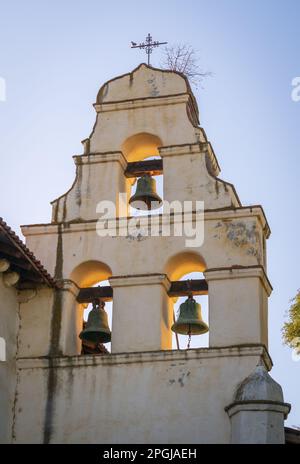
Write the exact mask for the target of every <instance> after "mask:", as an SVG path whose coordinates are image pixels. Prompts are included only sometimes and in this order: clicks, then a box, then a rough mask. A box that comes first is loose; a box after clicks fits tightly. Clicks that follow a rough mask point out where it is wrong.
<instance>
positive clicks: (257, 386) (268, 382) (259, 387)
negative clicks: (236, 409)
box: [234, 365, 283, 403]
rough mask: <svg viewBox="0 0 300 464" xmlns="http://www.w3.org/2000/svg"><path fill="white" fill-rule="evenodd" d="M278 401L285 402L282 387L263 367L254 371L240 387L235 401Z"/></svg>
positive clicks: (260, 366) (259, 366) (258, 367)
mask: <svg viewBox="0 0 300 464" xmlns="http://www.w3.org/2000/svg"><path fill="white" fill-rule="evenodd" d="M257 400H258V401H264V400H265V401H276V402H280V403H282V402H283V393H282V388H281V386H280V385H279V384H278V383H277V382H275V380H274V379H272V377H271V376H270V375H269V373H268V371H267V369H266V368H265V366H263V365H258V366H256V368H255V369H254V371H253V372H252V373H251V374H250V375H249V376H248V377H246V378H245V379H244V380H243V382H242V383H241V384H240V385H239V387H238V389H237V391H236V394H235V397H234V401H235V402H237V401H257Z"/></svg>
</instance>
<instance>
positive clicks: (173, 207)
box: [17, 64, 289, 443]
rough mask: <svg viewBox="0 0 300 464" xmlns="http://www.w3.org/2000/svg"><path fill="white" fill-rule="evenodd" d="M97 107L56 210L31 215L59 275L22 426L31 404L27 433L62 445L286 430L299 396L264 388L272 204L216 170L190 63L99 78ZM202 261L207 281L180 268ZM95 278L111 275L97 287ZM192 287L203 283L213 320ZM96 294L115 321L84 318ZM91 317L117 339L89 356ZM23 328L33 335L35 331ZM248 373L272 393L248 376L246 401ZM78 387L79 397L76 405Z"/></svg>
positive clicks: (40, 245) (39, 248) (279, 436)
mask: <svg viewBox="0 0 300 464" xmlns="http://www.w3.org/2000/svg"><path fill="white" fill-rule="evenodd" d="M94 108H95V110H96V122H95V125H94V127H93V130H92V133H91V135H90V136H89V137H88V138H87V139H85V140H84V141H83V142H82V143H83V153H82V154H80V155H75V156H74V162H75V166H76V177H75V180H74V183H73V185H72V186H71V188H70V189H69V190H68V191H67V192H66V193H64V194H63V195H61V196H60V197H59V198H57V199H55V200H54V201H53V202H52V220H51V222H50V223H49V224H34V225H27V226H23V227H22V232H23V234H24V235H25V236H26V241H27V245H28V247H29V248H30V249H31V250H33V251H34V253H35V255H36V256H37V257H38V258H39V259H40V260H41V261H42V262H43V264H44V265H45V267H46V268H47V269H48V271H49V272H50V273H51V274H52V275H53V276H54V277H55V279H56V288H55V290H54V291H53V292H54V297H53V304H52V306H51V307H48V309H44V310H43V311H41V313H40V314H39V315H38V316H37V319H36V321H35V330H38V328H39V327H40V326H43V327H44V330H45V326H46V327H47V330H48V334H49V336H48V337H47V338H46V339H45V340H44V343H43V344H39V343H33V344H31V345H30V347H29V348H28V347H26V346H25V344H23V345H22V343H21V346H22V358H23V359H22V361H20V379H21V383H22V382H23V387H22V394H21V395H19V397H18V401H19V403H20V405H22V404H23V402H25V401H26V398H27V393H26V392H27V391H28V378H27V376H26V372H27V370H28V368H29V366H35V373H34V374H33V377H34V378H35V381H36V383H37V385H40V389H41V391H40V396H41V406H40V408H39V410H38V412H37V414H38V416H39V420H40V422H42V423H43V424H44V429H43V430H44V431H43V433H40V432H39V431H38V430H35V429H36V427H35V426H34V425H33V427H32V428H30V430H29V428H28V427H24V424H25V422H26V421H27V419H28V417H26V412H22V413H20V415H19V416H18V418H17V430H18V431H19V432H18V433H19V434H17V441H19V442H22V441H26V439H27V438H28V434H31V433H35V437H37V438H36V440H38V441H43V440H44V441H45V442H68V443H76V442H77V443H78V442H80V443H85V442H88V443H97V442H101V443H113V442H119V443H121V442H122V443H136V442H140V443H160V442H165V443H183V442H185V443H186V442H189V443H229V442H230V441H234V442H245V440H247V436H249V435H248V434H247V430H242V432H241V433H239V429H243V426H244V425H243V424H248V426H249V430H250V428H251V440H253V442H255V440H256V439H257V440H258V436H256V435H255V427H254V423H255V420H254V422H253V420H252V418H253V417H254V416H255V417H259V420H260V422H261V424H262V425H261V427H262V428H264V427H265V428H267V429H268V430H264V433H263V434H262V435H261V436H263V437H264V438H263V439H262V440H264V442H265V443H272V442H282V440H283V420H284V417H285V416H286V414H287V413H288V410H289V406H288V405H286V404H285V403H283V397H282V392H281V390H280V387H279V386H278V384H276V388H275V387H274V389H275V390H276V394H274V395H275V396H276V401H275V400H274V395H271V394H270V395H269V396H268V390H267V389H264V384H266V383H268V385H269V384H270V383H272V382H274V381H273V380H272V379H271V377H270V376H269V374H268V371H269V370H270V369H271V366H272V361H271V358H270V356H269V353H268V297H269V295H270V294H271V291H272V287H271V284H270V282H269V280H268V277H267V269H266V240H267V239H268V237H269V235H270V228H269V225H268V222H267V219H266V216H265V213H264V211H263V209H262V207H261V206H260V205H251V206H243V205H242V204H241V202H240V199H239V197H238V195H237V192H236V190H235V188H234V186H233V185H232V184H230V183H229V182H226V181H224V180H222V179H221V178H220V177H219V174H220V166H219V164H218V161H217V157H216V155H215V153H214V150H213V148H212V146H211V144H210V142H209V141H208V139H207V136H206V134H205V131H204V129H203V128H202V127H201V126H200V122H199V111H198V106H197V102H196V100H195V97H194V95H193V93H192V91H191V88H190V85H189V83H188V81H187V79H186V78H185V77H184V76H183V75H182V74H180V73H177V72H172V71H165V70H161V69H155V68H153V67H151V66H148V65H145V64H141V65H140V66H138V67H137V68H136V69H134V70H133V71H132V72H130V73H128V74H124V75H122V76H120V77H116V78H114V79H112V80H110V81H108V82H107V83H105V84H104V85H103V86H102V87H101V89H100V90H99V93H98V95H97V99H96V103H95V104H94ZM156 176H159V177H156ZM155 179H157V183H156V184H155ZM162 185H163V188H162V192H161V193H158V190H157V189H156V186H158V187H160V186H162ZM151 202H154V203H155V204H154V205H153V204H152V203H151ZM136 208H138V209H136ZM141 211H142V213H141ZM192 272H198V273H199V272H200V273H203V279H200V280H199V279H198V280H193V279H192V280H189V281H187V280H182V278H183V276H185V275H187V274H189V273H192ZM100 281H106V282H107V284H105V285H104V286H100V287H95V286H94V285H95V284H96V283H97V282H100ZM198 295H208V315H209V317H208V320H207V321H204V320H203V319H202V316H201V308H200V306H199V304H198V303H197V302H196V300H197V296H198ZM182 296H185V297H186V298H187V300H186V302H185V303H184V304H183V305H181V307H180V314H179V317H178V318H177V319H176V318H175V320H174V301H176V299H177V298H178V297H182ZM95 301H97V302H98V303H100V302H101V304H102V307H101V308H100V307H99V308H98V311H102V310H103V302H104V303H105V302H112V308H113V309H112V325H111V328H108V324H107V321H106V317H105V315H104V314H103V313H101V314H100V313H99V314H98V315H97V308H96V306H95V304H94V310H93V311H94V313H93V321H94V322H93V323H92V322H91V320H92V316H91V318H90V320H88V322H87V324H88V325H89V326H88V327H87V326H86V329H85V332H84V331H83V327H82V321H83V311H84V308H85V307H86V305H87V304H89V303H92V302H94V303H95ZM103 321H106V322H103ZM97 324H99V325H100V326H101V327H102V328H101V327H100V332H101V330H102V332H101V337H102V338H101V337H100V340H102V342H105V341H108V339H110V330H111V353H101V354H98V355H96V354H89V355H84V354H82V342H81V339H82V338H83V339H84V338H85V335H84V334H88V336H87V337H86V338H89V339H90V340H94V338H93V337H94V335H95V333H96V339H97ZM103 326H105V330H104V331H103ZM91 327H92V328H91ZM95 327H96V330H94V329H95ZM172 329H173V332H175V333H177V334H178V333H179V334H180V333H183V334H186V335H190V336H192V337H193V334H201V333H204V332H207V330H208V334H209V344H208V347H207V348H198V349H189V350H186V349H182V350H178V349H174V347H173V346H172ZM22 330H23V333H22V336H23V337H25V334H26V331H29V330H32V329H31V328H29V327H26V325H25V326H23V328H22ZM82 331H83V332H82ZM82 333H83V335H82ZM103 334H104V335H103ZM107 334H109V336H108V337H107ZM79 335H80V337H79ZM198 336H199V337H201V335H198ZM42 357H44V358H42ZM257 366H260V367H259V370H258V371H257V370H255V369H258V368H257ZM257 372H258V373H259V375H258V374H256V373H257ZM253 373H254V374H253ZM45 376H47V378H46V379H45ZM253 376H254V377H255V376H256V377H255V378H257V379H258V382H259V383H260V386H261V388H260V391H261V392H263V393H262V396H260V397H259V398H255V395H254V396H253V397H251V398H250V396H251V392H250V390H251V388H250V390H249V389H248V390H247V395H248V396H247V399H245V398H244V397H243V398H242V397H240V396H238V394H237V392H238V391H240V390H238V388H239V386H240V385H241V384H242V382H243V381H244V380H245V379H250V380H249V382H251V385H253ZM270 379H271V380H270ZM45 384H46V385H47V387H46V388H44V387H42V385H45ZM274 384H275V383H274ZM65 385H68V388H66V387H65ZM249 392H250V393H249ZM264 395H265V396H264ZM79 396H80V398H81V400H82V404H84V407H81V406H80V405H78V408H75V409H74V408H70V407H67V405H68V404H72V402H74V401H77V400H76V398H79ZM241 398H242V399H241ZM249 398H250V400H249ZM249 401H250V402H249ZM251 401H252V403H251ZM262 401H263V402H264V404H265V405H266V407H265V408H263V407H262V406H259V408H260V411H259V414H258V413H257V412H255V411H257V407H258V406H257V404H260V405H261V404H262V403H261V402H262ZM241 403H242V405H241ZM246 403H247V404H246ZM275 403H276V404H275ZM47 405H48V406H47ZM20 407H21V406H20ZM256 414H258V415H257V416H256ZM253 415H254V416H253ZM249 417H250V419H249ZM233 418H234V419H233ZM245 418H246V419H245ZM266 418H267V420H265V419H266ZM27 422H28V421H27ZM137 423H138V426H137V425H136V424H137ZM182 423H184V424H185V426H184V427H182V426H181V425H180V424H182ZM22 424H23V426H22ZM80 424H84V425H85V426H84V427H81V426H80ZM248 426H247V427H248ZM273 426H274V430H275V431H276V433H275V432H274V433H272V430H273ZM45 437H46V438H45ZM260 439H261V438H260Z"/></svg>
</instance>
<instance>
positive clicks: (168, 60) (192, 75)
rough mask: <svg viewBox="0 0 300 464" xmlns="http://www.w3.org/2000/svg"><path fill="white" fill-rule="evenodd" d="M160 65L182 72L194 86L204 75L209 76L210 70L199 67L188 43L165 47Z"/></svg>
mask: <svg viewBox="0 0 300 464" xmlns="http://www.w3.org/2000/svg"><path fill="white" fill-rule="evenodd" d="M161 67H162V68H163V69H170V70H171V71H178V72H180V73H182V74H184V75H185V76H186V77H187V78H188V80H189V82H190V83H191V84H192V85H194V86H195V87H196V88H198V87H199V85H200V84H201V82H202V81H203V79H204V78H205V77H208V76H211V73H210V72H207V71H203V70H202V69H201V68H200V66H199V59H198V56H197V53H196V51H195V50H194V49H193V47H191V46H190V45H188V44H178V45H173V46H170V47H165V50H164V56H163V59H162V62H161Z"/></svg>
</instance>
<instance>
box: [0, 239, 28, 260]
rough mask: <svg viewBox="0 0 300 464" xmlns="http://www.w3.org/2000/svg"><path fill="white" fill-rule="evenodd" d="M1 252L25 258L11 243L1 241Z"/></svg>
mask: <svg viewBox="0 0 300 464" xmlns="http://www.w3.org/2000/svg"><path fill="white" fill-rule="evenodd" d="M0 253H2V254H4V255H6V256H13V257H14V258H23V255H22V253H20V251H18V250H16V248H15V247H13V246H12V245H10V244H9V243H3V242H0Z"/></svg>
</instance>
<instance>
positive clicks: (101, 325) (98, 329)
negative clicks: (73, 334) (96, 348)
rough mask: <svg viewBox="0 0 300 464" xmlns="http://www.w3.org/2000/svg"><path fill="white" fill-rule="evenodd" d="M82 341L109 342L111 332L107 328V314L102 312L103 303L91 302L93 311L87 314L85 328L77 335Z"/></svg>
mask: <svg viewBox="0 0 300 464" xmlns="http://www.w3.org/2000/svg"><path fill="white" fill-rule="evenodd" d="M79 338H81V340H83V341H87V342H92V343H95V344H98V343H108V342H110V340H111V331H110V328H109V326H108V320H107V313H106V311H105V310H104V302H101V303H100V304H97V302H96V301H94V302H93V309H92V310H91V311H90V312H89V315H88V320H87V323H86V325H85V328H84V329H83V330H82V332H81V333H80V334H79Z"/></svg>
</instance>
